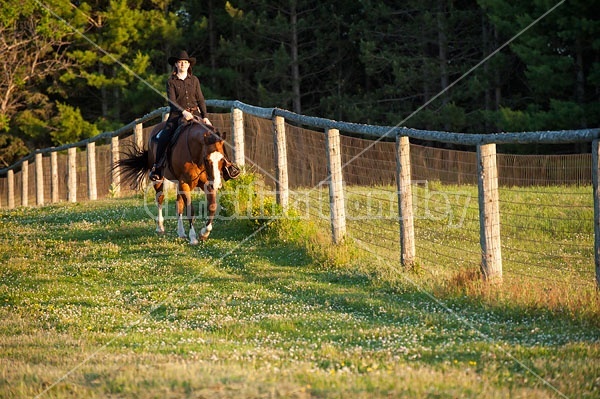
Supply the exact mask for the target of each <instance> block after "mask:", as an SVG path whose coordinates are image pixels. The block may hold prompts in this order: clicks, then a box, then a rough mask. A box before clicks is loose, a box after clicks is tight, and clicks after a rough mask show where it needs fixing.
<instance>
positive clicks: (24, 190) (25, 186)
mask: <svg viewBox="0 0 600 399" xmlns="http://www.w3.org/2000/svg"><path fill="white" fill-rule="evenodd" d="M21 205H23V206H27V205H29V161H23V164H22V165H21Z"/></svg>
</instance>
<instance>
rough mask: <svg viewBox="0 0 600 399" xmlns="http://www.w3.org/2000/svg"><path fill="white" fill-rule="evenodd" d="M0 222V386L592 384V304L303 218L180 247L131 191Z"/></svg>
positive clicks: (408, 390)
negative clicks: (368, 245) (525, 289)
mask: <svg viewBox="0 0 600 399" xmlns="http://www.w3.org/2000/svg"><path fill="white" fill-rule="evenodd" d="M224 202H227V201H224ZM171 205H172V204H171ZM0 218H1V219H0V221H1V223H0V263H1V265H2V266H1V267H0V320H1V321H0V397H2V398H21V397H35V396H36V395H38V394H42V395H41V396H40V397H48V398H71V397H78V398H79V397H86V398H88V397H89V398H94V397H119V398H123V397H124V398H129V397H136V398H137V397H144V398H153V397H157V398H158V397H160V398H164V397H190V398H198V397H210V398H263V397H264V398H389V397H423V398H457V397H466V398H468V397H477V398H479V397H489V398H505V397H527V398H554V397H562V396H561V395H564V396H567V397H573V398H575V397H577V398H593V397H600V379H598V376H599V375H600V344H599V338H600V333H599V332H598V331H600V317H599V316H598V310H597V306H598V303H597V302H593V301H592V302H591V304H590V302H589V301H588V302H585V305H582V306H584V307H581V308H580V310H581V312H577V309H578V308H572V309H571V311H569V312H565V311H561V310H560V308H557V307H553V306H547V307H545V306H542V305H541V304H540V303H539V302H535V304H534V305H532V304H531V303H527V302H523V301H520V300H516V301H511V297H510V295H509V294H510V293H511V290H509V293H508V294H505V293H503V291H501V290H495V289H493V288H485V287H482V286H481V285H480V284H479V283H478V282H477V280H476V279H475V280H473V279H472V278H470V276H468V275H467V276H463V275H461V274H457V273H455V272H451V273H450V275H452V276H454V279H455V280H453V281H454V285H452V284H449V283H448V281H445V282H439V281H438V282H435V281H433V280H432V279H431V277H430V275H429V274H428V273H421V272H418V270H417V271H416V272H402V271H399V270H398V269H397V268H396V267H395V266H397V264H392V265H390V263H389V261H386V258H385V256H383V257H381V256H380V257H374V256H372V252H364V251H361V250H359V248H358V246H357V245H356V244H355V242H354V241H352V240H348V242H347V243H346V244H344V245H340V246H337V247H335V246H332V245H331V244H328V243H327V241H328V236H329V230H328V229H327V227H324V228H323V227H320V226H319V223H315V224H312V223H308V222H306V221H286V220H281V221H279V222H277V223H275V224H273V225H270V226H268V227H267V226H266V225H265V223H264V221H260V220H238V219H232V220H227V221H226V220H217V221H216V222H215V229H214V230H213V233H212V234H211V236H210V238H209V240H208V241H206V242H203V243H201V244H200V245H199V246H190V245H188V244H187V241H185V240H181V239H178V238H176V234H175V227H176V226H175V222H174V221H173V220H168V221H167V226H166V227H167V231H168V232H167V234H166V235H165V236H157V235H155V233H154V227H155V226H154V221H153V220H152V219H151V218H149V216H148V215H147V213H146V212H145V210H144V204H143V201H142V199H140V198H139V197H134V198H125V199H113V200H102V201H96V202H87V203H81V204H58V205H52V206H46V207H41V208H19V209H16V210H11V211H7V210H3V211H0ZM200 224H201V223H200V222H199V223H198V226H200ZM263 227H265V228H264V229H263V230H262V231H261V232H260V233H258V234H253V232H254V231H255V229H257V228H263ZM381 228H382V229H383V228H385V225H384V224H382V226H381ZM431 228H435V226H432V227H431ZM536 228H537V227H536ZM390 231H393V229H390ZM396 231H397V230H396ZM390 234H391V233H390ZM393 239H394V240H395V239H396V238H393ZM421 245H425V244H421ZM382 253H384V251H382ZM451 270H454V269H451ZM452 273H454V274H452ZM461 276H462V277H464V278H463V280H464V281H463V280H460V278H461ZM459 280H460V281H459ZM573 295H576V294H573ZM498 299H500V301H496V300H498ZM594 307H596V308H595V309H594ZM558 392H560V394H559V393H558Z"/></svg>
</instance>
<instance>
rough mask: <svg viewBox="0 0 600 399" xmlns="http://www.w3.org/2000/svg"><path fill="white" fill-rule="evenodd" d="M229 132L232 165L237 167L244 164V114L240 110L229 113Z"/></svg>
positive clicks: (236, 109) (234, 109)
mask: <svg viewBox="0 0 600 399" xmlns="http://www.w3.org/2000/svg"><path fill="white" fill-rule="evenodd" d="M231 131H232V135H233V139H232V140H233V163H235V164H237V165H238V166H240V167H241V166H244V165H245V164H246V158H245V153H244V145H245V144H244V113H243V112H242V110H241V109H238V108H233V109H232V111H231Z"/></svg>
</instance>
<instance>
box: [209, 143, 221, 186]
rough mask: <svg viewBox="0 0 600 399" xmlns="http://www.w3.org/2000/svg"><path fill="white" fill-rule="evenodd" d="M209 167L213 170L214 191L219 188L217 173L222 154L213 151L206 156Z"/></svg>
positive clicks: (218, 174) (218, 172) (219, 179)
mask: <svg viewBox="0 0 600 399" xmlns="http://www.w3.org/2000/svg"><path fill="white" fill-rule="evenodd" d="M208 159H209V160H210V163H211V166H212V168H213V178H214V180H213V187H214V189H215V190H218V189H220V188H221V172H220V171H219V161H220V160H221V159H223V154H221V153H220V152H219V151H215V152H213V153H211V154H210V155H209V156H208Z"/></svg>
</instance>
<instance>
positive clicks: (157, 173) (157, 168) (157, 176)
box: [148, 140, 167, 181]
mask: <svg viewBox="0 0 600 399" xmlns="http://www.w3.org/2000/svg"><path fill="white" fill-rule="evenodd" d="M165 141H166V140H165ZM165 141H163V140H160V141H159V142H158V143H157V144H156V162H155V164H154V165H152V169H150V174H149V176H148V178H149V179H150V181H159V180H162V178H163V175H162V166H163V164H164V158H165V156H164V153H165V149H166V147H167V143H166V142H165Z"/></svg>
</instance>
